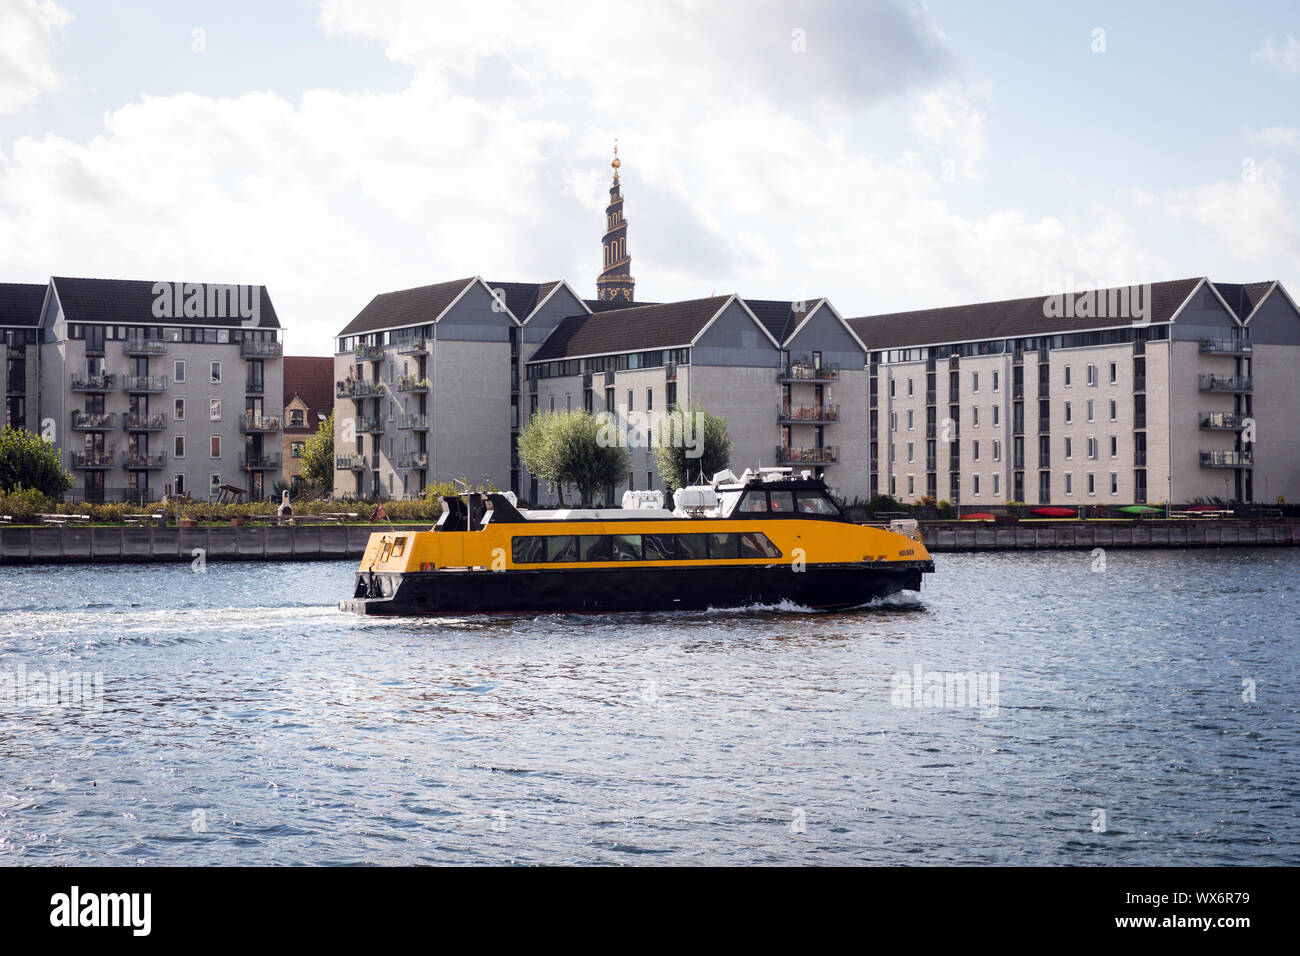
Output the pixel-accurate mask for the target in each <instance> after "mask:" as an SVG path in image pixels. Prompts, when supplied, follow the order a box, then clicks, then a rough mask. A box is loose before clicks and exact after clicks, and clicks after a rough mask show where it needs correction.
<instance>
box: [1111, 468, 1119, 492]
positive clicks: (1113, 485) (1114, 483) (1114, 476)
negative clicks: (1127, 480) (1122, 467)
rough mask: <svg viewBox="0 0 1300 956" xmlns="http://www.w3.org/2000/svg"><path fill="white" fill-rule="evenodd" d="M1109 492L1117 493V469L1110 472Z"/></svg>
mask: <svg viewBox="0 0 1300 956" xmlns="http://www.w3.org/2000/svg"><path fill="white" fill-rule="evenodd" d="M1110 493H1111V494H1112V495H1117V494H1119V472H1117V471H1112V472H1111V473H1110Z"/></svg>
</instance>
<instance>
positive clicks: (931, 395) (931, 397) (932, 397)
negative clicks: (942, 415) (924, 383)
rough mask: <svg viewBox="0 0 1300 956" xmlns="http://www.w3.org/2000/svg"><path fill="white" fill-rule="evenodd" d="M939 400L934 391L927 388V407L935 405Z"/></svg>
mask: <svg viewBox="0 0 1300 956" xmlns="http://www.w3.org/2000/svg"><path fill="white" fill-rule="evenodd" d="M937 399H938V396H936V394H935V391H934V389H932V388H927V389H926V390H925V404H927V405H934V404H935V403H936V401H937Z"/></svg>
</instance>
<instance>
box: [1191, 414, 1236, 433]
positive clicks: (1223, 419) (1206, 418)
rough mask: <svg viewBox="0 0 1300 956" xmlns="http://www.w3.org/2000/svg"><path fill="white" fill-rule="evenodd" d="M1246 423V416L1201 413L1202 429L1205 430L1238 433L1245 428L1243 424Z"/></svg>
mask: <svg viewBox="0 0 1300 956" xmlns="http://www.w3.org/2000/svg"><path fill="white" fill-rule="evenodd" d="M1244 421H1245V416H1244V415H1236V414H1233V413H1232V412H1201V427H1202V428H1205V429H1223V430H1225V431H1236V430H1238V429H1241V428H1244V427H1245V425H1244V424H1242V423H1243V422H1244Z"/></svg>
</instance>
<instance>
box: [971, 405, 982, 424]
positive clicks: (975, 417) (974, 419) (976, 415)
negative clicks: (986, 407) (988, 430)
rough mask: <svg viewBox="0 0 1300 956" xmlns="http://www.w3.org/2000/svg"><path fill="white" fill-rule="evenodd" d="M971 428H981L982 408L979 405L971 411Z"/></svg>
mask: <svg viewBox="0 0 1300 956" xmlns="http://www.w3.org/2000/svg"><path fill="white" fill-rule="evenodd" d="M970 427H971V428H979V427H980V407H979V406H978V405H976V406H975V407H974V408H972V409H971V410H970Z"/></svg>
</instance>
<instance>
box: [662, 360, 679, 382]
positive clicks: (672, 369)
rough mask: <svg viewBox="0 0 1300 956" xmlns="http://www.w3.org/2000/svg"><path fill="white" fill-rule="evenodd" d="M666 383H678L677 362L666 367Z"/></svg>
mask: <svg viewBox="0 0 1300 956" xmlns="http://www.w3.org/2000/svg"><path fill="white" fill-rule="evenodd" d="M664 381H665V382H675V381H677V363H676V362H669V363H668V364H667V365H665V366H664Z"/></svg>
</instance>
